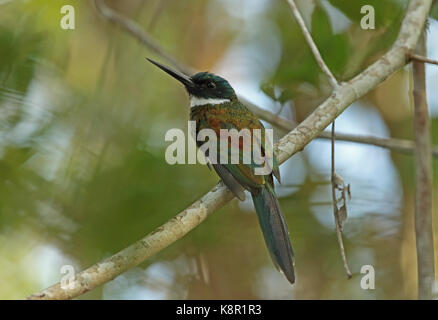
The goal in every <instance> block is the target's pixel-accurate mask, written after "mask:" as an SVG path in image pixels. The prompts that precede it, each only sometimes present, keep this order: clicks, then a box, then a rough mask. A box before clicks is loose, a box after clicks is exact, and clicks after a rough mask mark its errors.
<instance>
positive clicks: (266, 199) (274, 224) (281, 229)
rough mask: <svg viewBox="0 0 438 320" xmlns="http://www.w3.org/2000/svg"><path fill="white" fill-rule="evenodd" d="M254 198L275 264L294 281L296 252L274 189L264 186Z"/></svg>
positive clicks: (290, 280) (253, 195)
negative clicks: (294, 257)
mask: <svg viewBox="0 0 438 320" xmlns="http://www.w3.org/2000/svg"><path fill="white" fill-rule="evenodd" d="M252 200H253V202H254V207H255V209H256V212H257V216H258V217H259V222H260V226H261V228H262V231H263V236H264V237H265V242H266V246H267V247H268V250H269V254H270V255H271V258H272V260H273V262H274V264H275V266H276V267H277V269H279V270H280V271H281V272H283V273H284V275H285V276H286V278H287V279H288V280H289V282H290V283H294V282H295V272H294V264H293V256H294V253H293V250H292V245H291V243H290V238H289V232H288V228H287V224H286V221H285V219H284V217H283V214H282V213H281V210H280V205H279V203H278V200H277V197H276V196H275V194H274V191H273V190H270V188H269V187H263V188H261V189H259V190H257V192H254V193H253V194H252Z"/></svg>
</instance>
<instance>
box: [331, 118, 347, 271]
mask: <svg viewBox="0 0 438 320" xmlns="http://www.w3.org/2000/svg"><path fill="white" fill-rule="evenodd" d="M331 141H332V150H331V151H332V154H331V176H332V179H331V182H332V202H333V214H334V217H335V225H336V235H337V238H338V245H339V249H340V250H341V257H342V262H343V264H344V269H345V273H347V277H348V279H351V277H352V274H351V271H350V268H349V267H348V262H347V256H346V255H345V249H344V241H343V240H342V223H343V222H342V221H341V219H340V217H339V209H338V200H337V199H336V187H337V185H338V183H337V181H336V180H337V179H336V174H335V121H334V120H333V122H332V134H331ZM344 205H345V204H344Z"/></svg>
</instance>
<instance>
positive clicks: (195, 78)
mask: <svg viewBox="0 0 438 320" xmlns="http://www.w3.org/2000/svg"><path fill="white" fill-rule="evenodd" d="M146 59H147V60H148V61H149V62H151V63H152V64H154V65H155V66H157V67H158V68H160V69H161V70H163V71H164V72H166V73H167V74H169V75H170V76H172V77H173V78H174V79H176V80H178V81H179V82H180V83H182V84H183V85H184V87H185V89H186V91H187V93H188V95H189V99H190V120H192V121H194V122H195V123H196V134H198V133H199V131H200V130H202V129H211V130H213V131H214V132H215V133H216V136H217V138H218V139H220V136H219V135H220V129H228V130H230V129H236V130H238V131H240V130H242V129H249V131H250V132H251V134H253V132H254V129H259V130H260V131H261V132H262V135H263V134H264V133H265V128H264V126H263V124H262V123H261V121H260V120H259V119H258V117H257V116H256V115H255V114H254V113H252V112H251V111H250V110H249V109H248V108H247V107H246V106H245V105H244V104H243V103H241V102H240V101H239V99H238V97H237V95H236V93H235V91H234V89H233V88H232V87H231V85H230V84H229V82H228V81H227V80H225V79H224V78H222V77H220V76H218V75H216V74H213V73H210V72H199V73H196V74H194V75H192V76H188V75H185V74H184V73H182V72H180V71H178V70H175V69H173V68H170V67H168V66H165V65H163V64H161V63H159V62H156V61H154V60H152V59H149V58H146ZM261 140H262V141H260V145H261V148H262V152H264V151H265V149H267V148H268V146H267V145H265V144H264V143H263V139H261ZM250 141H254V140H250ZM242 144H243V143H240V141H239V144H238V147H237V148H239V149H240V151H242V148H243V145H242ZM198 147H199V143H198ZM217 152H218V153H220V149H219V148H218V150H217ZM228 153H230V149H228ZM241 155H242V152H241V153H240V156H241ZM219 156H220V155H218V157H219ZM222 156H223V155H222ZM226 156H229V154H228V155H226ZM272 157H273V159H272V160H273V161H272V170H271V172H270V173H268V174H264V175H263V174H256V173H255V168H257V167H258V166H260V165H258V164H256V163H255V162H254V161H253V159H251V162H250V163H241V162H242V161H239V163H237V164H236V163H232V162H231V163H225V164H223V163H222V162H219V163H213V164H212V167H213V169H214V170H215V171H216V173H217V174H218V176H219V177H220V179H221V180H222V181H223V183H224V184H225V185H226V186H227V187H228V188H229V189H230V190H231V192H232V193H233V194H234V195H235V196H236V197H237V198H238V199H239V200H241V201H243V200H245V192H244V191H245V190H247V191H249V193H250V194H251V196H252V200H253V203H254V207H255V211H256V213H257V217H258V221H259V224H260V227H261V230H262V233H263V236H264V240H265V243H266V247H267V249H268V251H269V254H270V256H271V259H272V261H273V263H274V265H275V267H276V268H277V270H279V271H280V272H281V273H283V274H284V275H285V277H286V278H287V280H288V281H289V282H290V283H291V284H293V283H294V282H295V271H294V253H293V249H292V245H291V241H290V236H289V229H288V226H287V223H286V220H285V218H284V215H283V213H282V211H281V208H280V204H279V202H278V199H277V196H276V193H275V190H274V176H275V178H276V179H277V180H278V181H279V182H280V171H279V166H278V163H277V161H276V159H275V155H273V156H272ZM206 158H207V159H208V158H209V155H208V154H206Z"/></svg>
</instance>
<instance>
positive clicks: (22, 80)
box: [0, 0, 438, 299]
mask: <svg viewBox="0 0 438 320" xmlns="http://www.w3.org/2000/svg"><path fill="white" fill-rule="evenodd" d="M107 2H108V5H109V6H111V7H112V8H114V9H115V10H117V11H119V12H121V13H122V14H123V15H126V16H129V17H131V18H132V19H134V20H135V21H137V22H138V23H139V24H140V25H141V26H142V27H143V28H144V29H145V30H147V31H148V32H150V34H151V35H152V36H153V37H154V38H155V39H157V41H159V42H160V43H161V44H162V45H163V47H164V48H165V49H166V50H167V51H169V52H171V53H173V54H174V56H175V57H177V58H178V59H179V60H181V61H184V62H185V63H187V64H188V65H190V66H193V67H195V68H198V69H202V70H214V68H215V66H217V65H219V64H220V62H221V61H230V60H224V59H226V58H227V57H230V56H231V57H235V56H233V55H232V54H235V52H236V51H238V50H237V49H236V48H240V49H239V50H242V49H241V48H242V47H243V48H244V49H245V46H247V47H250V45H252V42H254V41H257V43H265V42H263V41H264V40H265V39H262V36H263V37H264V36H269V35H272V37H273V38H276V39H278V42H279V43H280V47H281V52H280V53H279V58H278V61H274V62H273V63H272V64H273V67H272V68H270V69H269V70H267V71H266V72H265V74H263V77H262V79H260V81H259V79H257V81H258V83H257V88H260V89H261V90H260V91H263V92H264V93H265V95H266V98H268V97H270V98H271V99H272V106H274V107H275V106H278V105H277V104H276V102H279V103H280V104H281V105H282V106H283V107H285V108H286V109H287V108H289V109H290V110H289V111H290V114H293V115H294V117H295V120H297V121H301V120H302V119H303V118H304V117H305V116H306V114H308V113H309V112H311V111H312V110H313V109H314V108H315V107H316V105H317V104H318V103H319V102H320V101H322V100H323V99H324V98H325V97H326V96H327V95H328V94H329V93H330V91H329V90H330V87H329V85H328V82H327V80H326V79H325V78H324V76H323V75H322V73H321V72H320V70H319V67H318V65H317V64H316V62H315V60H314V58H313V56H312V54H311V52H310V50H309V48H308V46H307V44H306V42H305V40H304V38H303V35H302V33H301V30H300V29H299V27H298V25H297V24H296V22H295V21H294V19H293V17H292V15H291V12H290V10H289V7H288V6H287V4H286V2H284V1H267V0H257V1H255V0H254V1H253V0H247V1H243V0H239V1H234V0H227V1H222V0H217V1H213V0H212V1H203V0H190V1H175V0H174V1H171V0H166V1H165V0H129V1H123V2H121V1H115V0H113V1H107ZM306 3H307V5H306ZM309 3H311V5H310V6H309ZM64 4H71V2H70V1H64V0H56V1H53V0H35V1H24V0H18V1H13V2H7V1H6V2H3V3H2V4H0V110H1V112H0V243H2V246H0V270H1V271H0V284H1V287H0V298H19V299H21V298H23V297H24V296H26V295H28V294H31V293H32V292H33V291H37V290H40V289H42V288H43V287H46V286H48V285H50V284H52V283H54V282H57V281H59V280H60V277H61V276H62V275H61V274H60V271H59V270H60V267H61V266H62V265H63V264H72V265H74V266H75V268H77V271H79V269H82V268H85V267H87V266H89V265H91V264H93V263H95V262H97V261H99V260H101V259H102V258H104V257H106V256H108V255H111V254H113V253H115V252H117V251H118V250H120V249H122V248H124V247H125V246H127V245H129V244H130V243H132V242H133V241H135V240H137V239H139V238H141V237H143V236H144V235H146V234H147V233H149V232H151V231H152V230H154V229H155V228H156V227H159V226H160V225H161V224H163V223H164V222H166V221H167V220H168V219H170V218H171V217H173V216H174V215H175V214H177V213H178V212H180V211H181V210H183V209H184V208H186V207H187V206H188V205H190V204H191V203H193V202H194V201H196V200H197V199H198V198H199V197H200V196H202V195H203V194H204V193H205V192H207V191H208V190H209V189H210V188H211V187H212V186H213V185H214V184H215V183H216V182H217V180H218V178H217V177H216V176H215V174H214V173H212V172H210V171H209V170H208V169H207V167H205V166H201V165H183V166H178V165H177V166H171V165H168V164H167V163H166V162H165V159H164V154H165V150H166V147H167V145H168V143H166V142H165V141H164V134H165V132H166V131H167V130H168V129H171V128H180V129H183V130H186V129H187V119H188V109H187V97H186V94H185V92H184V90H183V89H182V88H181V87H180V86H178V84H176V83H175V82H174V81H173V80H172V79H170V78H168V77H165V76H163V74H162V73H160V72H158V71H157V70H156V69H154V68H153V67H151V66H150V65H148V64H146V62H145V60H144V57H145V56H151V54H150V52H149V51H148V50H147V49H146V48H145V47H143V46H141V45H140V44H139V43H138V42H137V41H135V40H134V39H133V38H132V37H131V36H130V35H128V34H126V33H125V32H123V31H122V30H120V28H117V27H115V26H113V25H111V24H110V23H108V22H107V21H105V20H104V19H103V18H102V17H100V16H98V14H97V13H96V10H95V8H94V5H93V3H92V2H86V1H81V2H79V1H77V2H74V4H73V5H74V7H75V13H76V29H75V30H63V29H61V28H60V26H59V21H60V18H61V14H60V8H61V6H62V5H64ZM298 4H299V5H300V9H303V13H305V14H303V15H304V16H305V19H306V23H307V24H308V26H309V28H310V29H311V33H312V35H313V37H314V39H315V41H316V44H317V46H318V47H319V49H320V51H321V54H322V56H323V58H324V59H325V61H326V62H327V64H328V66H329V67H330V68H331V70H332V71H333V73H334V74H335V76H336V77H337V78H338V79H340V80H348V79H349V78H351V77H353V76H354V75H356V74H357V73H359V72H360V71H361V70H363V69H364V68H365V67H366V66H368V65H369V64H370V63H372V62H373V61H375V60H376V59H377V58H378V57H379V56H380V55H381V54H383V53H384V52H385V51H386V50H387V49H388V48H390V46H391V45H392V43H393V41H394V40H395V38H396V36H397V33H398V30H399V26H400V23H401V20H402V18H403V14H404V12H405V9H406V4H407V1H395V0H367V1H337V0H330V1H308V2H306V1H301V2H299V3H298ZM363 4H371V5H373V6H374V7H375V12H376V29H375V30H362V29H361V28H360V25H359V23H360V19H361V17H362V15H361V14H360V8H361V6H362V5H363ZM233 6H236V9H234V7H233ZM328 8H329V9H328ZM436 13H437V6H435V8H434V11H432V17H435V18H437V14H436ZM336 18H339V19H341V18H342V19H344V20H345V21H348V23H346V24H345V25H344V26H343V27H342V28H337V29H336V30H335V28H334V19H336ZM265 26H270V28H271V29H272V30H273V31H272V30H271V29H270V30H271V31H269V30H268V31H269V32H271V33H269V32H268V31H266V35H265V33H262V34H259V33H256V34H255V35H254V34H251V31H253V30H258V29H257V28H262V29H263V28H265ZM251 41H252V42H251ZM239 46H240V47H239ZM247 47H246V49H245V50H247V51H244V57H245V59H246V60H247V62H248V63H249V64H248V66H249V67H248V66H247V67H246V68H247V69H248V70H246V71H245V72H246V73H243V74H244V76H241V75H240V76H237V77H236V78H239V77H240V78H243V77H251V76H252V72H253V73H254V74H256V73H257V72H256V70H255V69H259V67H260V66H261V65H263V66H265V65H267V64H266V63H265V62H266V60H270V59H273V60H274V57H273V56H274V54H272V56H271V55H267V56H264V57H263V59H264V60H263V61H261V60H260V59H259V57H258V56H256V58H254V55H252V53H251V51H250V49H248V48H247ZM233 50H234V51H233ZM270 50H271V48H268V50H267V52H268V53H270ZM273 51H274V50H273V49H272V52H273ZM152 57H154V55H152ZM155 58H156V59H157V60H160V61H161V59H160V57H155ZM257 59H259V60H257ZM243 68H244V66H236V67H234V66H233V67H232V69H233V71H235V70H237V71H236V72H238V71H239V70H240V69H243ZM234 82H238V81H237V80H235V79H234ZM408 86H409V71H407V70H402V71H400V72H398V73H397V74H396V75H394V76H393V77H391V78H390V79H389V80H388V81H387V82H385V84H382V86H379V88H377V89H376V90H375V91H373V93H370V94H369V95H367V97H365V98H364V99H363V100H362V102H363V103H364V105H365V106H367V107H366V108H368V109H367V110H368V111H369V113H371V112H373V110H377V113H378V114H379V119H381V120H382V122H383V123H384V125H385V128H387V131H388V135H390V136H394V137H402V138H411V137H412V130H411V122H412V118H411V111H410V110H411V109H410V108H411V107H410V98H409V95H408V94H406V92H408V91H407V87H408ZM395 99H399V100H395ZM275 111H278V110H275ZM280 111H281V110H280ZM290 114H289V115H290ZM357 121H361V119H357ZM436 121H437V120H436V118H434V119H433V128H434V131H433V140H434V142H435V143H438V131H437V129H436V128H438V126H437V125H436ZM370 130H371V132H374V128H371V129H370ZM367 150H368V149H367ZM370 150H375V149H370ZM353 154H354V152H353V151H352V154H351V156H353ZM320 156H322V154H321V155H318V157H317V158H316V163H318V161H319V162H321V161H322V160H319V158H320ZM345 156H346V157H347V158H348V157H349V156H350V155H345ZM298 157H301V158H300V159H301V160H299V161H301V162H293V163H294V165H295V164H297V163H298V164H299V163H301V165H300V166H297V167H292V169H289V170H288V171H285V172H283V173H282V174H283V177H285V178H286V181H287V178H288V177H292V178H293V177H295V176H296V175H297V174H302V175H303V179H302V181H299V183H298V184H297V185H294V186H284V187H281V188H279V190H280V191H281V192H280V193H281V194H282V198H281V206H282V208H283V210H284V212H285V215H286V217H287V220H288V223H289V226H290V229H291V236H292V239H293V245H294V250H295V253H296V266H297V274H298V276H297V277H298V281H297V284H296V285H295V286H294V287H293V288H291V287H290V286H289V285H288V283H287V282H286V281H285V280H284V279H283V277H282V275H280V274H278V273H277V271H276V270H275V269H274V267H273V266H272V264H271V261H270V259H269V256H268V254H267V251H266V249H265V247H264V243H263V239H262V236H261V233H260V230H259V226H258V224H257V220H256V217H255V215H254V212H253V210H252V207H251V206H250V205H248V203H245V204H244V205H240V204H238V203H237V201H236V200H234V201H232V202H231V203H230V204H228V205H227V206H225V207H224V208H223V209H221V210H220V211H219V212H217V213H215V214H214V215H212V216H211V217H209V218H208V219H207V221H206V222H204V223H203V224H202V225H200V226H199V227H197V228H196V229H195V230H193V231H192V232H191V233H189V234H188V235H187V236H186V237H184V238H183V239H181V240H180V241H178V242H176V243H174V244H173V245H171V246H170V247H169V248H167V249H165V250H163V251H162V252H160V253H159V254H157V255H156V256H154V257H153V258H151V259H149V260H148V261H145V262H144V263H142V264H141V265H140V266H139V267H138V268H134V269H133V270H131V271H129V272H127V273H126V274H124V275H123V276H121V277H118V278H117V279H116V280H114V281H113V282H110V283H108V284H107V285H105V286H103V288H98V289H96V290H94V291H92V292H90V293H88V294H87V295H84V296H83V297H82V298H157V297H161V298H198V299H199V298H210V299H217V298H231V299H233V298H245V299H251V298H286V299H290V298H302V299H305V298H321V299H322V298H331V299H339V298H365V299H370V298H371V299H372V298H414V297H415V285H416V284H415V276H416V270H415V247H414V245H413V244H414V242H413V239H414V238H413V212H412V210H413V209H412V208H413V183H412V182H413V170H412V166H413V164H412V158H411V157H410V156H406V155H399V154H395V153H394V154H391V159H390V160H391V168H394V171H395V172H396V173H397V178H399V180H400V188H401V191H400V192H399V193H398V194H399V195H400V197H401V200H400V201H399V202H397V199H392V200H391V199H390V200H388V202H390V201H392V202H395V203H396V205H395V206H390V208H391V209H388V210H392V211H391V212H390V213H387V214H384V213H382V212H380V211H379V210H380V209H379V210H377V209H375V206H372V204H375V203H376V202H377V203H379V200H377V201H376V200H375V199H366V198H365V197H364V194H365V193H366V192H371V193H372V194H373V195H374V196H375V195H379V193H381V192H383V191H382V190H380V189H379V187H380V186H379V185H377V184H374V181H375V180H372V178H373V177H368V176H364V177H363V179H362V180H361V179H357V178H354V177H356V176H354V175H352V176H349V174H348V167H347V168H338V169H339V170H340V171H342V170H344V171H345V172H347V173H346V174H345V175H343V177H344V178H345V179H346V180H347V181H348V182H350V183H351V184H352V188H353V200H352V206H353V207H354V208H357V207H358V206H357V203H359V204H360V205H359V208H361V212H365V214H362V215H359V214H355V212H354V210H353V212H349V213H351V216H350V218H349V219H348V220H347V222H346V225H345V230H346V234H345V235H346V236H345V238H346V248H347V254H348V256H349V260H350V263H351V266H352V269H353V270H354V271H355V276H354V278H353V279H352V280H350V281H346V280H345V275H344V274H343V268H342V262H341V260H340V257H339V249H338V247H337V243H336V236H335V233H334V228H333V224H330V225H327V224H325V223H324V222H323V221H324V220H326V219H325V218H323V219H321V216H320V215H318V214H317V212H319V211H321V208H322V210H325V213H324V215H325V216H327V215H328V216H329V217H330V219H332V218H331V215H332V212H331V210H332V209H331V204H330V201H331V200H330V196H329V193H327V192H328V191H329V186H328V184H327V181H328V180H329V178H328V177H329V172H328V171H324V170H323V169H321V167H319V166H318V165H315V158H314V157H313V156H312V155H311V153H309V152H306V151H305V152H303V153H301V154H300V155H298V156H297V157H294V158H298ZM291 161H292V160H291ZM297 161H298V160H297ZM364 161H367V160H366V159H364ZM368 162H369V161H368ZM376 165H377V164H376ZM297 168H298V169H297ZM434 169H435V177H437V174H438V167H437V161H434ZM285 178H283V180H284V179H285ZM355 179H356V180H355ZM292 180H293V179H292ZM370 181H371V182H370ZM397 181H398V180H397ZM435 181H436V179H435ZM321 182H322V183H321ZM367 183H370V184H371V185H367ZM363 185H365V187H364V186H363ZM321 190H323V198H324V199H322V200H321V199H319V200H315V199H316V198H315V195H318V194H320V193H321ZM434 190H435V191H434V192H435V193H436V192H437V191H436V186H435V189H434ZM394 192H397V191H394ZM354 201H356V202H354ZM379 204H380V207H379V208H386V207H385V206H386V204H385V202H382V203H379ZM318 208H319V209H318ZM318 210H319V211H318ZM382 210H383V209H382ZM435 216H436V210H435ZM330 221H331V220H330ZM391 230H392V231H391ZM394 230H395V231H394ZM435 231H436V232H437V231H438V230H435ZM370 263H371V264H373V265H374V266H375V268H376V270H378V271H377V272H376V283H377V284H378V285H377V288H376V290H375V291H364V290H362V289H360V287H359V282H360V274H359V270H360V267H361V266H362V265H363V264H370ZM134 289H135V290H134Z"/></svg>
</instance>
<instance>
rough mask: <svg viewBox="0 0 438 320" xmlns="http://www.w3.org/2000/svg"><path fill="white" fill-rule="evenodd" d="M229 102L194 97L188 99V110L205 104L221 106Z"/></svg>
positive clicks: (226, 100) (227, 100) (228, 100)
mask: <svg viewBox="0 0 438 320" xmlns="http://www.w3.org/2000/svg"><path fill="white" fill-rule="evenodd" d="M226 102H230V99H217V98H198V97H195V96H191V97H190V108H193V107H197V106H203V105H206V104H222V103H226Z"/></svg>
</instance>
